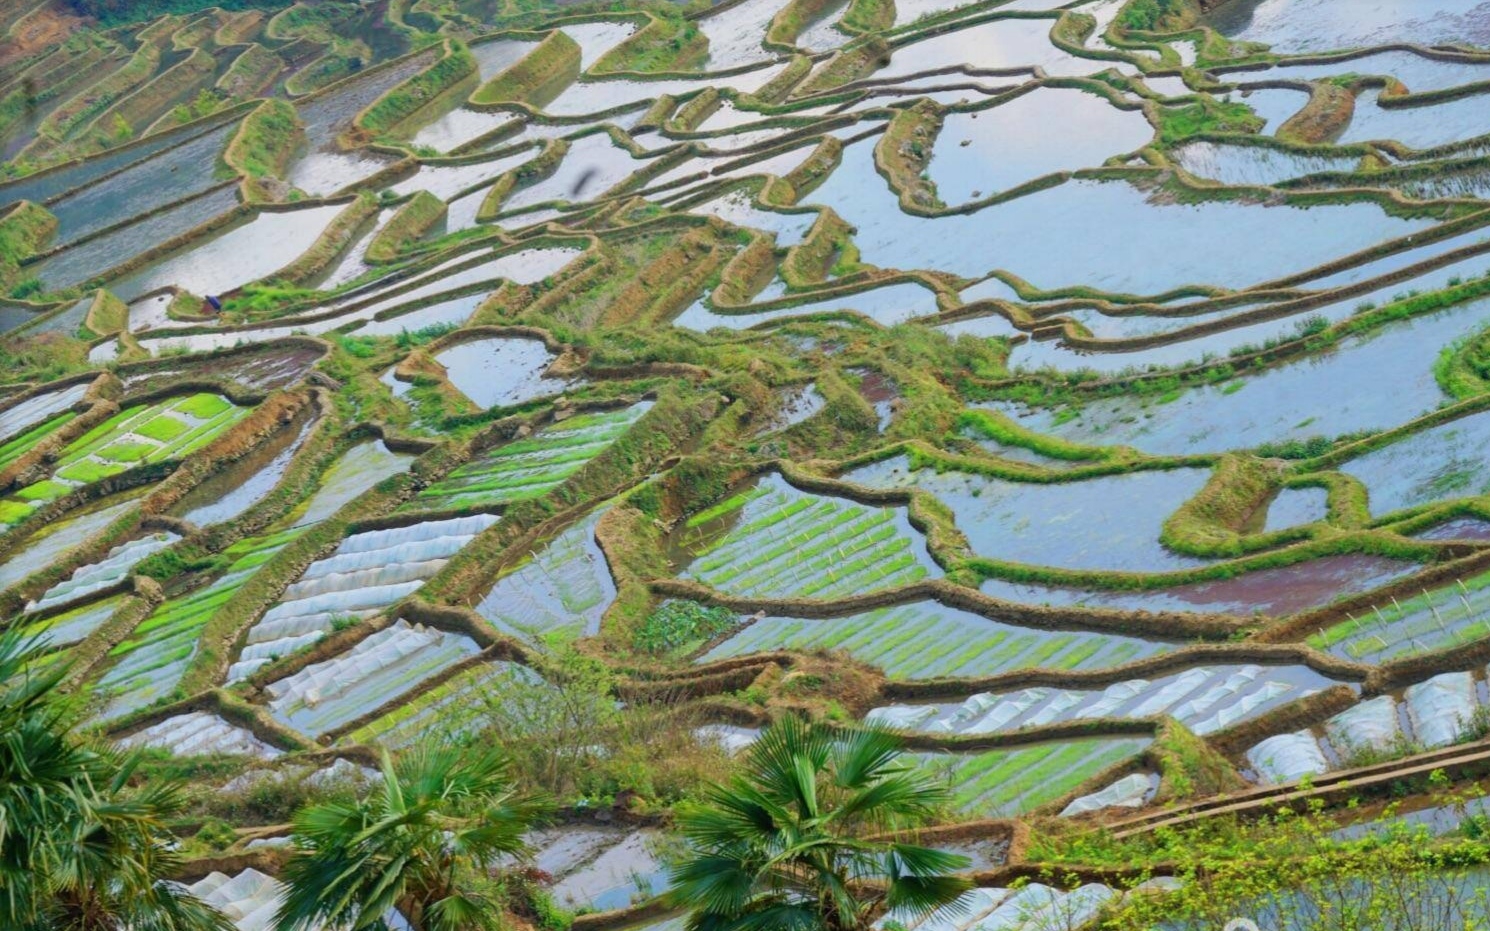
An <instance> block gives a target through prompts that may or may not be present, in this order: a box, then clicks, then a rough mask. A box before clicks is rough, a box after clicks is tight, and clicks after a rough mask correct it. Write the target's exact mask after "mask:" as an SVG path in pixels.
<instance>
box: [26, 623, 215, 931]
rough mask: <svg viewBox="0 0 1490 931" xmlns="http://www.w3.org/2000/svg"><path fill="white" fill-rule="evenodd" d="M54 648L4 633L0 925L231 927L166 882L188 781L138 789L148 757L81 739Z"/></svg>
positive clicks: (157, 929)
mask: <svg viewBox="0 0 1490 931" xmlns="http://www.w3.org/2000/svg"><path fill="white" fill-rule="evenodd" d="M44 653H45V645H44V644H43V643H41V642H39V641H36V640H27V639H25V638H23V637H22V636H21V635H20V634H19V633H17V632H15V631H10V632H7V633H5V634H3V635H0V927H3V928H7V929H10V928H14V929H18V931H120V929H125V928H129V929H133V931H231V928H232V924H231V923H230V922H229V921H228V920H227V918H226V917H224V916H223V915H222V914H221V913H220V912H217V911H216V910H214V909H212V908H210V907H209V906H207V905H206V904H205V903H203V902H201V901H200V900H198V899H196V898H194V897H193V896H191V895H190V894H188V893H187V892H186V891H185V889H184V888H182V887H181V886H179V885H177V884H175V883H171V882H168V881H166V880H165V878H164V877H166V876H169V875H171V874H172V873H174V872H175V871H176V868H177V867H178V866H179V859H178V858H177V856H176V855H175V854H174V853H173V852H172V850H171V847H170V841H171V837H170V834H169V832H168V831H167V829H166V824H165V822H166V819H167V818H169V817H170V816H171V815H174V814H176V813H178V812H179V811H180V810H181V808H182V796H181V793H180V788H179V786H178V785H176V784H175V783H172V782H169V781H166V780H154V781H153V782H152V784H151V785H150V786H148V787H146V788H144V789H135V788H132V787H131V786H130V782H131V778H132V777H133V775H134V773H135V770H136V767H137V765H138V763H139V759H140V757H139V755H138V754H135V753H129V754H125V753H121V752H119V751H118V750H117V749H115V748H113V747H108V746H95V745H93V744H91V743H89V742H86V741H83V740H80V739H78V738H77V737H76V736H74V732H75V730H76V728H77V726H78V724H79V723H80V722H81V720H82V714H83V711H84V706H83V704H82V702H81V701H79V700H78V698H77V696H76V694H75V693H73V694H71V695H64V693H63V692H62V690H61V688H60V687H61V685H62V682H63V679H64V678H65V677H66V675H67V668H66V664H64V663H61V662H51V663H47V662H45V660H44V658H43V657H44Z"/></svg>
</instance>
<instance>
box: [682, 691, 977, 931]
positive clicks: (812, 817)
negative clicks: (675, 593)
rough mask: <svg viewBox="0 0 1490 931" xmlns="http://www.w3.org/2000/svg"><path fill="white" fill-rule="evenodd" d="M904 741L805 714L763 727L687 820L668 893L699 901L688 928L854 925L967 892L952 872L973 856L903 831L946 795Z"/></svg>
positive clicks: (775, 929)
mask: <svg viewBox="0 0 1490 931" xmlns="http://www.w3.org/2000/svg"><path fill="white" fill-rule="evenodd" d="M900 746H901V744H900V740H899V739H898V738H897V737H895V736H894V735H892V734H888V733H885V732H884V731H878V730H872V729H855V730H847V731H834V730H831V729H829V728H827V727H824V726H822V725H814V724H808V723H805V722H803V721H800V720H798V719H796V718H787V719H785V720H783V721H780V722H778V723H777V724H775V725H773V726H771V727H770V728H768V729H767V730H766V731H765V732H763V733H762V734H761V736H760V739H759V740H757V741H756V743H755V744H754V745H753V746H752V747H751V748H750V750H749V751H748V755H747V756H746V759H745V772H744V773H743V774H740V775H737V776H735V777H734V778H733V779H732V780H731V781H730V782H729V783H728V784H726V785H715V786H712V787H710V789H709V790H708V792H707V801H706V803H705V804H703V805H700V806H698V807H696V808H692V809H686V810H684V811H683V812H682V813H681V815H680V817H679V826H680V827H681V829H682V832H683V835H684V837H685V838H687V840H688V842H689V846H690V847H691V848H692V852H691V856H690V858H689V859H687V860H686V861H684V862H683V863H682V864H680V865H679V866H677V867H676V868H675V869H674V870H673V874H672V877H673V890H672V892H671V893H670V894H671V896H672V898H673V901H674V902H677V903H678V904H680V905H684V906H687V907H689V908H692V909H693V914H692V916H691V917H690V919H689V923H688V927H689V929H690V931H768V929H769V931H851V929H862V928H865V927H867V926H868V924H869V921H870V919H871V918H872V917H873V916H874V915H875V914H876V913H877V912H878V911H879V910H880V909H882V908H884V909H897V910H899V912H900V913H902V914H906V915H909V916H920V915H923V914H926V913H929V912H930V911H931V910H933V909H935V908H937V907H939V906H941V905H946V904H948V903H951V902H953V901H955V900H956V899H957V898H958V897H960V896H961V895H962V894H963V893H964V892H965V891H967V889H968V888H970V884H969V883H968V882H967V881H966V880H964V879H962V878H960V877H957V876H953V875H951V874H952V873H953V871H955V870H958V869H962V868H965V867H966V866H967V865H968V864H969V861H968V859H967V858H966V857H962V856H958V855H955V854H950V853H947V852H945V851H940V850H933V849H931V848H927V847H921V846H917V845H915V844H911V843H906V842H904V840H902V839H901V838H902V837H903V835H902V834H901V833H900V832H902V831H904V829H906V828H908V827H911V826H913V825H915V824H918V823H922V822H924V821H925V820H926V819H928V818H930V817H931V816H933V815H934V814H935V813H936V812H937V811H938V809H940V808H941V807H942V806H943V805H944V804H945V803H946V802H947V801H948V793H947V790H946V788H945V787H944V786H943V785H941V784H939V783H938V782H936V781H935V780H934V779H933V778H931V777H930V776H928V775H926V774H924V773H922V772H919V771H917V770H915V769H913V768H911V767H909V766H907V765H905V764H903V763H902V762H900V759H899V753H900ZM877 834H880V835H886V834H887V835H888V836H881V837H875V835H877Z"/></svg>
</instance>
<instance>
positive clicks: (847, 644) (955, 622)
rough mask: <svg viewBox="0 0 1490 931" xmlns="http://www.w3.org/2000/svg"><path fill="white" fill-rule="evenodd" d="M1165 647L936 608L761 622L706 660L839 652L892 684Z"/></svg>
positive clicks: (1117, 658) (1137, 655) (1068, 665)
mask: <svg viewBox="0 0 1490 931" xmlns="http://www.w3.org/2000/svg"><path fill="white" fill-rule="evenodd" d="M1168 646H1169V644H1165V643H1161V642H1155V641H1149V640H1140V639H1137V638H1135V637H1124V636H1119V635H1113V634H1099V633H1087V632H1081V631H1043V630H1031V629H1028V628H1023V627H1017V626H1014V625H1012V624H1006V623H1003V622H1001V621H995V620H991V619H989V618H985V617H982V616H980V615H977V614H972V613H970V612H967V611H960V610H958V609H956V608H948V607H945V606H943V605H940V604H936V603H935V602H927V603H918V604H909V605H899V606H896V607H891V608H877V609H875V610H873V611H867V612H865V613H863V614H854V615H850V616H848V617H840V618H832V619H828V620H802V619H796V618H784V617H772V618H764V619H762V620H760V621H757V622H756V623H754V624H752V625H750V626H749V627H747V628H746V629H745V630H743V631H741V632H740V633H739V634H738V635H736V636H734V637H732V638H730V639H729V640H726V641H725V642H724V643H721V644H720V645H719V646H717V647H716V648H714V649H713V650H712V651H710V653H709V654H708V655H707V656H706V657H704V658H705V659H708V660H713V659H721V658H724V657H729V656H740V655H744V654H748V653H756V652H764V651H769V650H842V651H844V652H846V653H848V654H849V655H851V656H853V657H854V658H855V659H859V660H862V661H864V662H866V663H872V664H874V665H876V666H879V667H880V668H881V669H883V670H884V671H885V674H886V675H888V676H890V677H891V678H895V679H921V678H932V677H939V676H991V675H997V674H999V673H1004V672H1012V671H1014V670H1017V669H1029V668H1034V667H1043V668H1047V669H1066V670H1086V669H1106V668H1110V667H1112V666H1117V665H1121V664H1123V663H1128V662H1132V661H1133V660H1136V659H1142V658H1144V657H1146V656H1152V655H1153V654H1155V653H1158V652H1160V651H1162V650H1164V649H1166V648H1167V647H1168Z"/></svg>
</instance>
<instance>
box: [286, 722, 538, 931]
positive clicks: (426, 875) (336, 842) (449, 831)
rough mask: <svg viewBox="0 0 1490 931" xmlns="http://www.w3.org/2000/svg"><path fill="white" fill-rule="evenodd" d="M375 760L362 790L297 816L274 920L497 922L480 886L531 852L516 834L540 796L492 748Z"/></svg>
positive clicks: (369, 924)
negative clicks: (379, 778) (528, 791)
mask: <svg viewBox="0 0 1490 931" xmlns="http://www.w3.org/2000/svg"><path fill="white" fill-rule="evenodd" d="M382 769H383V785H382V786H381V787H380V788H375V789H374V790H373V791H372V793H371V794H370V795H369V796H368V797H367V798H365V799H362V800H360V801H354V802H328V803H324V804H320V805H313V806H310V807H308V808H305V809H303V810H302V811H301V812H300V813H299V814H297V815H296V816H295V819H294V841H295V846H296V848H297V849H296V852H295V854H294V856H293V857H292V858H291V859H290V862H289V863H288V864H287V865H286V867H285V872H284V878H285V880H286V881H287V882H288V884H289V890H288V892H287V893H286V896H285V899H284V901H283V902H282V903H281V905H280V908H279V913H278V915H277V916H276V919H275V920H276V923H277V924H276V927H277V928H279V929H280V931H300V929H304V928H309V927H319V926H321V925H327V926H335V927H339V928H342V927H344V928H346V929H347V931H362V929H377V928H381V927H383V923H384V918H385V916H387V915H388V914H389V913H390V912H391V911H394V910H397V911H399V912H402V913H403V915H404V916H405V917H406V918H407V919H408V920H409V921H410V922H411V923H412V924H413V925H414V927H415V928H417V929H422V931H470V929H495V928H497V927H498V923H499V913H500V908H499V907H498V905H499V903H497V902H495V901H493V900H492V899H491V898H490V897H489V896H487V895H485V894H484V893H483V892H481V891H480V890H479V889H478V888H475V887H478V886H479V885H480V879H481V878H482V876H483V875H484V874H485V872H486V871H487V870H488V869H490V868H491V867H492V866H493V865H494V864H495V863H496V862H497V861H498V860H499V859H501V858H504V857H513V856H522V855H523V854H525V853H526V852H527V845H526V844H525V843H524V841H523V834H524V833H525V832H526V831H527V830H528V827H529V826H530V825H531V824H532V823H533V821H534V820H535V819H536V818H538V817H539V816H541V815H542V814H543V813H544V811H545V810H546V807H547V806H546V805H545V804H544V803H542V802H540V801H538V800H536V799H533V798H528V797H524V796H520V795H518V794H517V793H516V791H515V789H514V784H513V779H512V775H511V771H512V764H511V761H510V759H509V758H508V757H507V755H506V754H504V753H503V752H501V751H500V750H498V749H495V748H486V749H481V750H477V749H475V748H471V749H462V748H458V747H455V746H451V745H448V744H445V745H435V746H422V747H417V748H415V749H413V750H410V751H408V752H407V753H405V754H404V755H403V756H401V757H400V759H399V761H398V763H397V764H395V763H394V762H393V761H392V760H391V759H390V758H389V756H388V754H387V752H386V751H385V752H384V754H383V761H382Z"/></svg>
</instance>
